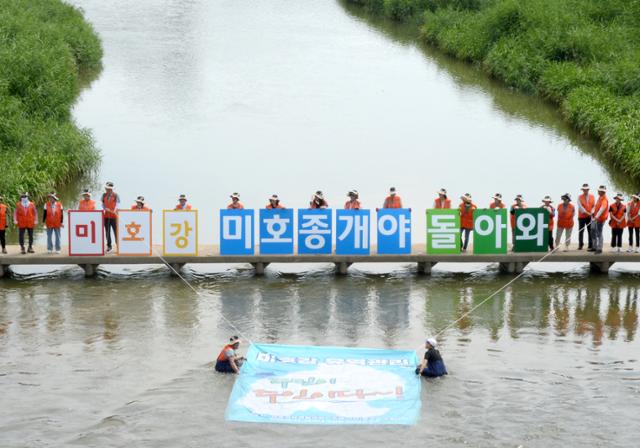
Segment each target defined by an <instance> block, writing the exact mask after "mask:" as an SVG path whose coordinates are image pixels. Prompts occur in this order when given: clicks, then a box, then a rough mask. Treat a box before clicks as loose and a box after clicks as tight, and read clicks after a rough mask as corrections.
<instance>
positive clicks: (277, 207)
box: [265, 202, 284, 210]
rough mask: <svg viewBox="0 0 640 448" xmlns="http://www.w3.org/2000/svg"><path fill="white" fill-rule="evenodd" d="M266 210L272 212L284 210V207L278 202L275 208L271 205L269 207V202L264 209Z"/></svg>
mask: <svg viewBox="0 0 640 448" xmlns="http://www.w3.org/2000/svg"><path fill="white" fill-rule="evenodd" d="M265 208H266V209H269V210H273V209H284V205H282V204H281V203H279V202H278V205H276V206H275V207H274V206H273V205H271V202H269V204H268V205H267V206H266V207H265Z"/></svg>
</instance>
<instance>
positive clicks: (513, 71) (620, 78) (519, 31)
mask: <svg viewBox="0 0 640 448" xmlns="http://www.w3.org/2000/svg"><path fill="white" fill-rule="evenodd" d="M348 1H350V2H352V3H357V4H360V5H363V6H364V7H365V8H366V9H367V10H368V11H370V12H371V13H374V14H379V15H384V16H386V17H388V18H390V19H393V20H397V21H401V22H411V23H417V24H419V25H420V29H421V36H420V38H421V39H423V40H425V41H426V42H429V43H431V44H433V45H435V46H437V47H439V48H441V49H442V50H444V51H445V52H447V53H449V54H451V55H454V56H455V57H457V58H460V59H463V60H466V61H469V62H471V63H474V64H477V65H479V66H480V67H482V69H483V70H485V71H486V72H487V73H489V74H490V75H491V76H493V77H495V78H497V79H500V80H502V81H504V82H505V83H506V84H508V85H509V86H512V87H514V88H517V89H519V90H522V91H524V92H527V93H530V94H535V95H541V96H543V97H544V98H547V99H549V100H550V101H552V102H554V103H556V104H557V105H558V106H559V107H560V110H561V112H562V114H563V116H564V117H565V118H566V119H567V120H568V121H569V122H570V123H571V124H572V125H573V126H575V127H576V128H577V129H578V130H579V131H580V132H582V133H584V134H587V135H589V136H591V137H593V138H595V139H597V140H598V141H600V143H601V148H602V152H603V155H604V157H605V159H607V160H608V161H610V162H611V164H612V165H613V166H614V168H615V169H616V170H619V171H620V172H622V173H624V174H625V175H627V176H629V177H630V178H631V180H632V181H633V183H634V184H636V185H638V184H639V183H640V0H526V1H525V0H348Z"/></svg>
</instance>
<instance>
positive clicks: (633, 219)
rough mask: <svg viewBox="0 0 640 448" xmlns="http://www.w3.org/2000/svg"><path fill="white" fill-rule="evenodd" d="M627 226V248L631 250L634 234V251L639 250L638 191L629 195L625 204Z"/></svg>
mask: <svg viewBox="0 0 640 448" xmlns="http://www.w3.org/2000/svg"><path fill="white" fill-rule="evenodd" d="M627 226H628V227H629V250H628V251H627V252H633V234H634V233H635V235H636V252H640V193H637V194H632V195H631V202H629V203H628V204H627Z"/></svg>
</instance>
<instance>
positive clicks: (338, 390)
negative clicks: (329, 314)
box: [226, 344, 421, 425]
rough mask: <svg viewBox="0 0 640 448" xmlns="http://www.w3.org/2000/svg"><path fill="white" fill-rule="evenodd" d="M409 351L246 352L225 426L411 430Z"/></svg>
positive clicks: (263, 348)
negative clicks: (229, 423) (229, 422)
mask: <svg viewBox="0 0 640 448" xmlns="http://www.w3.org/2000/svg"><path fill="white" fill-rule="evenodd" d="M416 366H417V358H416V354H415V352H414V351H407V350H380V349H361V348H343V347H313V346H292V345H271V344H254V345H252V346H251V347H250V348H249V352H248V353H247V361H245V363H244V365H243V366H242V369H241V371H240V375H239V376H238V379H237V380H236V383H235V385H234V386H233V391H232V392H231V397H230V398H229V404H228V407H227V412H226V419H227V420H232V421H241V422H259V423H288V424H315V425H354V424H358V425H413V424H415V422H416V420H417V418H418V415H419V414H420V407H421V401H420V377H418V376H417V375H416V374H415V372H414V371H415V368H416Z"/></svg>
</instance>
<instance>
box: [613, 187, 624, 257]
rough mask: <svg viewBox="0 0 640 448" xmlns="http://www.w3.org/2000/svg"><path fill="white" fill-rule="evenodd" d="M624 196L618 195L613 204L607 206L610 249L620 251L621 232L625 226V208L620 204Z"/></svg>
mask: <svg viewBox="0 0 640 448" xmlns="http://www.w3.org/2000/svg"><path fill="white" fill-rule="evenodd" d="M623 200H624V196H623V195H622V193H618V194H616V195H615V196H614V197H613V201H614V202H613V204H611V205H610V206H609V226H611V248H612V249H613V250H614V251H616V252H620V251H621V250H622V232H623V231H624V228H625V227H626V226H627V220H626V217H627V206H626V205H625V204H624V203H623V202H622V201H623Z"/></svg>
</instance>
